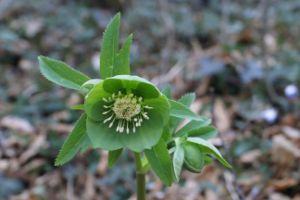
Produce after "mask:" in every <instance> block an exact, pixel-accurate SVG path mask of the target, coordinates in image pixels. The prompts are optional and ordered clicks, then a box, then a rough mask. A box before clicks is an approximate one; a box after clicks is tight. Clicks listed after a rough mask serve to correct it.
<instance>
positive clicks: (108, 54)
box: [100, 13, 121, 79]
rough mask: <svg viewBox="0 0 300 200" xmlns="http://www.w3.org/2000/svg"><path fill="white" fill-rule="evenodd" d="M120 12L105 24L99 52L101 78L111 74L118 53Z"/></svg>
mask: <svg viewBox="0 0 300 200" xmlns="http://www.w3.org/2000/svg"><path fill="white" fill-rule="evenodd" d="M120 19H121V15H120V13H118V14H116V15H115V16H114V18H113V19H112V20H111V21H110V22H109V24H108V25H107V27H106V29H105V31H104V33H103V38H102V45H101V52H100V77H101V78H102V79H105V78H108V77H111V76H112V72H113V66H114V63H115V59H116V56H117V53H118V51H119V50H118V44H119V29H120Z"/></svg>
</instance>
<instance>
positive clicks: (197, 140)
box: [187, 137, 231, 168]
mask: <svg viewBox="0 0 300 200" xmlns="http://www.w3.org/2000/svg"><path fill="white" fill-rule="evenodd" d="M187 141H188V142H192V143H196V144H198V145H199V146H200V147H201V148H202V149H203V150H205V151H206V152H207V153H210V154H213V155H214V156H215V157H216V158H217V160H218V161H220V162H221V163H222V164H223V165H224V166H225V167H228V168H231V165H230V164H229V163H228V162H227V161H226V160H225V159H224V158H223V156H222V155H221V153H220V152H219V150H218V149H217V148H216V147H215V146H214V145H212V144H211V143H209V142H208V141H206V140H204V139H202V138H199V137H188V138H187Z"/></svg>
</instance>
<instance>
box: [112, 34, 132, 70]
mask: <svg viewBox="0 0 300 200" xmlns="http://www.w3.org/2000/svg"><path fill="white" fill-rule="evenodd" d="M131 44H132V34H130V35H129V36H128V37H127V39H126V40H125V42H124V45H123V47H122V48H121V50H120V51H119V53H118V55H117V57H116V60H115V63H114V66H113V76H115V75H121V74H130V47H131Z"/></svg>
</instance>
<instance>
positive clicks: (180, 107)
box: [169, 99, 205, 121]
mask: <svg viewBox="0 0 300 200" xmlns="http://www.w3.org/2000/svg"><path fill="white" fill-rule="evenodd" d="M169 102H170V105H171V109H170V115H171V116H173V117H177V118H181V119H191V120H196V121H204V120H205V119H204V118H203V117H200V116H198V115H196V114H195V113H193V112H192V111H191V110H190V109H189V108H188V107H186V106H185V105H184V104H182V103H180V102H177V101H174V100H170V99H169Z"/></svg>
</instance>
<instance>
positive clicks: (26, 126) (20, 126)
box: [0, 116, 34, 134]
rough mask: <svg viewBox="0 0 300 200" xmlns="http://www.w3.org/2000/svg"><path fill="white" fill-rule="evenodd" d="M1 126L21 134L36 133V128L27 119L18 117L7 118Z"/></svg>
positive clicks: (0, 122)
mask: <svg viewBox="0 0 300 200" xmlns="http://www.w3.org/2000/svg"><path fill="white" fill-rule="evenodd" d="M0 126H2V127H5V128H9V129H12V130H14V131H18V132H20V133H26V134H30V133H33V132H34V127H33V126H32V125H31V124H30V122H29V121H27V120H26V119H23V118H20V117H16V116H5V117H3V118H2V119H1V121H0Z"/></svg>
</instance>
